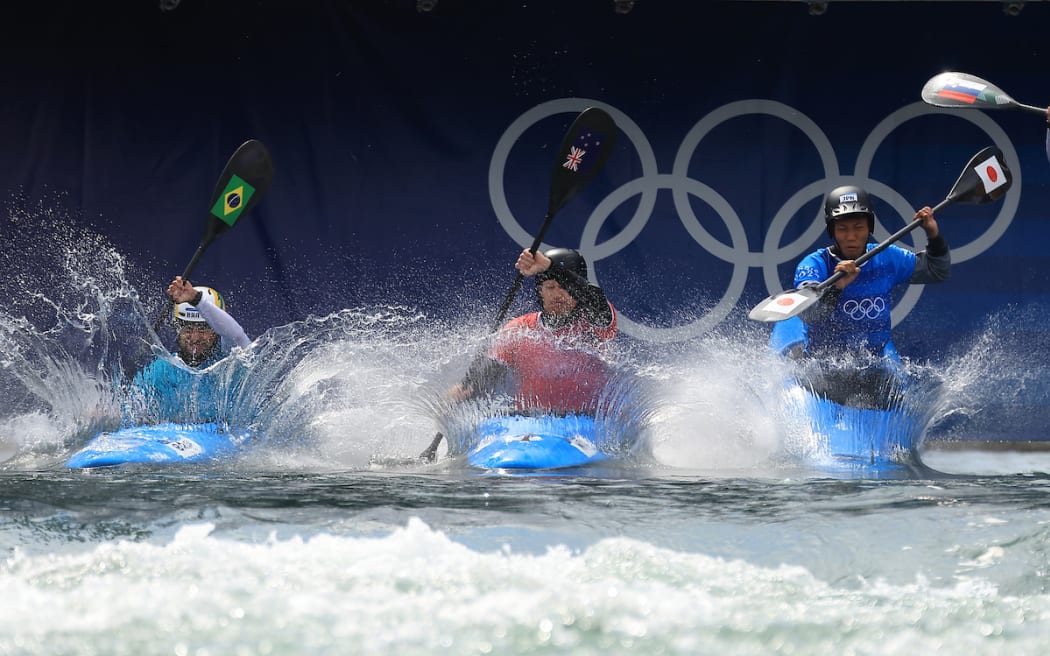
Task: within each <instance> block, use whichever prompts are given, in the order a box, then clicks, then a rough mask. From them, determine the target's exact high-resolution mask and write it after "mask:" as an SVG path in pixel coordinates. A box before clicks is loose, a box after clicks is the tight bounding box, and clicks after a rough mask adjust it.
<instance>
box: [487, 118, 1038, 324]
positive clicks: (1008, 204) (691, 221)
mask: <svg viewBox="0 0 1050 656" xmlns="http://www.w3.org/2000/svg"><path fill="white" fill-rule="evenodd" d="M588 107H600V108H602V109H604V110H605V111H607V112H609V114H610V115H611V116H612V117H613V120H614V121H615V122H616V125H617V127H618V128H619V129H620V132H622V133H623V134H624V135H626V136H627V137H628V139H629V140H630V141H631V143H632V144H633V145H634V147H635V149H636V151H637V154H638V159H639V162H640V164H641V169H642V171H641V176H640V177H638V178H635V179H634V180H631V181H629V182H626V183H624V184H623V185H621V186H620V187H619V188H617V189H615V190H613V191H612V192H611V193H610V194H609V195H608V196H606V197H605V198H604V199H603V200H602V201H601V202H600V203H599V204H598V205H597V206H596V207H595V208H594V210H593V211H592V212H591V214H590V216H589V217H588V219H587V223H586V225H585V226H584V229H583V233H582V236H581V239H580V246H579V250H580V253H581V254H582V255H583V256H584V257H585V258H586V259H587V261H588V262H590V263H591V266H590V267H589V268H590V278H591V281H592V282H594V283H596V284H597V283H598V277H597V272H596V268H597V267H596V264H597V262H598V261H600V260H602V259H604V258H607V257H610V256H612V255H615V254H616V253H618V252H620V251H621V250H622V249H624V248H625V247H626V246H628V245H629V244H630V243H631V242H632V241H634V239H635V238H636V237H638V235H639V234H640V233H641V232H642V229H643V228H644V227H645V225H646V224H647V223H648V221H649V219H650V218H651V217H652V214H653V208H654V207H655V205H656V196H657V193H658V192H659V190H661V189H670V190H671V193H672V196H673V199H674V205H675V209H676V210H677V212H678V215H679V217H678V218H679V220H680V221H681V222H682V225H683V226H684V227H685V229H686V232H688V233H689V235H690V236H691V237H692V238H693V239H694V240H695V241H696V242H697V244H699V245H700V246H701V247H702V248H703V249H704V250H705V251H707V252H708V253H710V254H712V255H714V256H715V257H717V258H719V259H721V260H723V261H725V262H727V263H730V264H732V265H733V274H732V277H731V278H730V281H729V285H728V288H727V289H726V292H725V294H724V295H723V296H722V298H721V300H720V301H719V302H718V303H717V304H716V305H714V306H713V307H711V308H710V309H709V310H707V312H706V313H705V314H704V315H703V316H701V317H699V318H697V319H695V320H694V321H692V322H691V323H688V324H685V325H681V326H672V327H662V328H657V327H652V326H646V325H643V324H640V323H636V322H634V321H632V320H630V319H629V318H628V317H626V316H625V315H624V313H623V312H622V310H621V311H620V313H619V323H620V328H621V329H622V330H623V331H624V332H625V333H626V334H628V335H631V336H632V337H636V338H639V339H643V340H646V341H650V342H657V343H667V342H676V341H681V340H685V339H691V338H694V337H698V336H700V335H702V334H703V333H705V332H707V331H708V330H710V329H711V328H713V327H714V326H716V325H718V324H719V323H721V322H722V321H723V320H724V319H725V318H726V317H727V316H728V315H729V313H730V312H731V311H732V310H733V309H734V308H735V307H736V304H737V302H738V301H739V300H740V297H741V296H742V294H743V291H744V287H745V285H746V283H747V276H748V274H749V272H750V270H751V269H752V268H760V269H762V274H763V279H764V282H765V285H766V288H767V289H768V290H769V291H770V293H775V292H779V291H781V290H782V289H783V287H782V282H781V280H780V275H779V271H778V267H779V265H781V264H784V263H786V262H789V261H794V260H796V259H798V258H799V257H800V256H802V255H803V254H805V253H806V252H808V251H809V250H811V245H812V244H813V242H814V241H816V240H817V239H819V237H820V235H821V234H823V233H824V231H825V225H824V221H823V217H822V215H821V216H817V217H816V220H815V221H814V222H813V224H812V226H810V227H809V228H808V229H807V230H806V231H805V232H804V233H803V234H802V235H801V236H799V237H798V239H796V240H795V241H794V242H792V243H790V244H788V245H786V246H780V245H779V244H780V241H781V239H782V237H783V234H784V230H785V229H786V227H787V226H788V224H789V223H790V221H791V219H792V218H793V217H794V216H795V215H796V214H797V213H798V212H799V210H800V209H801V208H802V207H803V206H804V205H805V204H806V203H807V202H809V201H810V200H811V199H813V198H820V197H823V195H824V194H825V193H826V192H827V190H828V189H830V188H831V187H834V186H838V185H844V184H855V185H859V186H862V187H864V188H865V189H867V190H868V191H869V192H871V193H872V194H873V195H875V196H878V197H879V198H881V199H883V200H884V201H885V202H886V203H887V204H889V205H890V207H892V208H893V210H894V211H895V212H896V213H897V214H898V215H899V216H901V217H905V219H906V220H909V221H910V219H911V217H912V216H913V215H914V214H915V211H916V209H915V208H913V207H912V206H911V204H910V203H908V201H906V200H905V199H904V197H903V196H901V195H900V194H899V193H898V192H897V191H896V190H894V189H893V188H892V187H890V186H888V185H886V184H884V183H882V182H880V181H878V180H874V179H871V178H870V177H869V175H870V169H871V164H872V160H873V159H874V156H875V152H876V150H877V149H878V147H879V146H880V145H881V144H882V142H883V141H884V140H885V139H886V137H887V136H888V135H889V134H890V133H891V132H892V131H893V130H894V129H896V128H897V127H899V126H900V125H902V124H903V123H905V122H906V121H909V120H911V119H913V118H917V117H920V116H925V115H930V114H943V115H950V116H953V117H956V118H961V119H963V120H967V121H969V122H971V123H973V124H974V125H976V126H977V127H978V128H980V129H981V130H983V131H984V132H985V133H986V134H987V135H988V136H990V137H991V138H992V141H993V143H994V144H995V145H997V146H998V147H999V148H1000V149H1001V150H1002V151H1003V156H1004V158H1005V160H1006V165H1007V166H1008V167H1009V168H1010V169H1011V171H1012V172H1013V181H1014V187H1016V188H1018V189H1019V188H1020V187H1021V167H1020V160H1019V159H1018V156H1017V151H1016V149H1015V148H1014V146H1013V143H1012V142H1011V141H1010V139H1009V137H1007V135H1006V132H1005V131H1003V130H1002V128H1000V127H999V125H998V124H996V123H995V122H994V121H993V120H992V119H991V118H989V117H988V116H987V115H986V114H984V113H982V112H972V113H962V112H952V111H950V110H946V109H940V108H936V107H931V106H929V105H927V104H925V103H922V102H915V103H912V104H909V105H905V106H904V107H902V108H900V109H898V110H897V111H895V112H893V113H891V114H890V115H889V116H887V117H886V118H884V119H883V120H882V121H881V122H880V123H879V124H878V125H876V126H875V128H874V129H873V130H872V131H871V133H870V134H869V135H868V137H867V139H866V140H865V141H864V144H863V145H862V147H861V149H860V152H859V153H858V155H857V163H856V172H855V174H854V175H842V174H840V173H839V165H838V161H837V159H836V156H835V149H834V148H833V147H832V145H831V142H830V141H829V140H828V138H827V135H826V134H824V132H823V130H821V129H820V127H819V126H818V125H817V124H816V123H815V122H814V121H813V120H811V119H810V118H809V117H807V116H805V115H804V114H802V113H801V112H799V111H798V110H795V109H793V108H792V107H790V106H788V105H785V104H783V103H779V102H776V101H772V100H766V99H751V100H741V101H737V102H732V103H729V104H726V105H723V106H722V107H719V108H717V109H715V110H714V111H712V112H711V113H709V114H708V115H707V116H705V117H703V118H702V119H700V121H698V122H697V123H696V125H694V126H693V127H692V128H691V129H690V130H689V132H688V133H687V134H686V136H685V138H684V139H683V141H682V145H681V146H680V147H679V149H678V153H677V154H676V156H675V160H674V164H673V167H672V172H671V173H669V174H667V173H659V171H658V166H657V162H656V155H655V154H654V152H653V149H652V146H651V145H650V143H649V140H648V139H647V138H646V136H645V134H644V133H643V132H642V130H641V128H639V127H638V124H636V123H635V122H634V121H633V120H631V118H630V117H628V116H627V115H626V114H624V113H623V112H621V111H619V110H618V109H616V108H615V107H612V106H610V105H607V104H605V103H602V102H600V101H597V100H593V99H588V98H561V99H558V100H552V101H549V102H545V103H542V104H540V105H537V106H535V107H533V108H532V109H530V110H528V111H526V112H525V113H524V114H522V115H521V116H520V117H518V118H517V119H516V120H515V121H514V122H512V123H511V124H510V125H509V126H508V127H507V129H506V131H504V133H503V136H501V137H500V139H499V141H498V142H497V144H496V147H495V149H494V150H493V153H492V160H491V162H490V165H489V198H490V200H491V202H492V208H493V210H494V211H495V213H496V218H497V219H498V220H499V222H500V224H501V225H502V226H503V228H504V230H506V231H507V234H508V235H509V236H510V237H511V238H512V239H513V240H514V241H516V242H517V243H518V244H520V245H521V246H522V247H525V246H527V245H528V244H530V243H531V242H532V235H530V234H529V232H527V231H526V230H525V229H524V228H522V226H521V224H520V223H518V221H517V220H516V219H515V217H514V214H513V212H511V210H510V207H509V205H508V204H507V198H506V193H505V190H504V187H503V177H504V173H505V169H506V163H507V159H508V157H509V155H510V151H511V149H512V148H513V146H514V144H515V143H516V142H517V141H518V139H519V137H521V135H522V134H523V133H524V132H525V130H527V129H528V128H529V127H531V126H532V125H534V124H536V123H537V122H539V121H540V120H542V119H544V118H547V117H548V116H553V115H555V114H561V113H574V114H575V113H579V112H581V111H583V110H584V109H586V108H588ZM749 114H767V115H770V116H773V117H776V118H780V119H782V120H784V121H785V122H787V123H789V124H791V125H793V126H795V127H797V128H798V129H799V130H801V131H802V132H803V133H804V134H805V135H806V136H807V137H808V138H809V139H810V141H811V142H812V143H813V145H814V146H815V147H816V150H817V154H818V155H819V157H820V160H821V163H822V165H823V168H824V177H823V178H820V179H818V180H815V181H813V182H811V183H809V184H807V185H806V186H804V187H803V188H802V189H800V190H798V191H797V192H795V194H794V195H792V196H791V197H790V198H789V199H788V200H787V201H786V202H785V203H784V205H783V206H782V207H781V208H780V210H778V211H777V213H776V214H775V215H774V217H773V220H772V221H771V222H770V224H769V229H768V231H767V232H766V235H765V239H764V241H763V244H762V251H760V252H752V251H751V250H750V246H749V245H748V243H747V235H746V233H745V231H744V224H743V222H742V221H741V219H740V217H739V216H738V215H737V213H736V210H735V209H733V207H732V205H730V204H729V202H728V201H727V200H726V199H725V198H724V197H723V196H722V195H721V194H719V193H718V192H717V191H715V190H714V189H712V188H711V187H709V186H708V185H706V184H704V183H702V182H700V181H699V180H694V179H692V178H690V177H688V168H689V162H690V160H691V158H692V156H693V154H694V153H695V152H696V149H697V147H698V146H699V143H700V141H701V140H702V139H703V138H704V137H705V136H706V135H707V134H708V133H709V132H710V131H711V130H712V129H713V128H715V127H716V126H718V125H720V124H721V123H724V122H725V121H728V120H730V119H732V118H736V117H740V116H746V115H749ZM637 195H641V197H640V199H639V201H638V207H637V209H636V210H635V212H634V215H633V216H632V217H631V219H630V221H628V222H627V225H626V226H625V227H624V228H623V229H622V230H620V231H619V232H618V233H617V234H615V235H613V236H612V237H610V238H608V239H606V240H605V241H604V242H602V243H598V236H599V233H600V232H601V230H602V227H603V225H604V224H605V221H606V220H607V219H608V218H609V217H610V216H611V215H612V213H613V211H614V210H615V209H616V208H617V207H619V206H620V205H621V204H622V203H624V202H625V201H627V200H628V199H630V198H632V197H634V196H637ZM690 196H696V197H697V198H700V199H701V200H703V201H705V202H706V203H707V204H708V205H709V206H710V207H711V208H712V209H713V210H714V211H715V212H716V213H717V214H718V216H719V218H721V219H722V222H723V223H724V224H725V227H726V229H727V232H728V235H729V238H730V241H731V245H726V244H724V243H722V242H721V241H719V240H718V239H717V238H715V237H714V236H712V235H711V233H710V232H708V231H707V229H706V228H705V227H704V226H703V224H702V223H701V221H700V219H699V218H698V217H697V216H696V214H695V213H694V212H693V208H692V206H691V204H690V200H689V197H690ZM931 204H932V203H931ZM1019 204H1020V193H1019V192H1014V193H1010V194H1006V196H1005V198H1004V199H1003V201H1002V204H1001V206H1000V209H999V213H998V215H997V216H996V218H995V220H994V221H993V222H992V224H991V225H990V226H989V227H988V229H987V230H986V231H985V232H984V233H983V234H981V235H980V236H979V237H977V238H976V239H974V240H973V241H971V242H970V243H969V244H966V245H964V246H961V247H960V246H956V245H953V246H952V261H953V262H954V263H959V262H965V261H966V260H969V259H971V258H973V257H976V256H977V255H978V254H980V253H982V252H983V251H985V250H987V249H988V248H990V247H991V246H992V245H993V244H994V243H995V242H996V241H997V240H998V239H999V238H1000V237H1001V236H1002V235H1003V233H1004V232H1005V231H1006V229H1007V228H1008V227H1009V225H1010V223H1011V222H1012V221H1013V218H1014V216H1015V214H1016V212H1017V207H1018V205H1019ZM889 234H890V231H889V230H887V229H886V228H885V227H884V226H882V224H881V222H876V226H875V237H876V239H879V240H880V241H881V240H882V239H885V238H886V237H887V236H889ZM920 238H921V239H922V242H921V243H919V242H916V247H917V248H919V247H922V246H925V237H924V236H920ZM542 247H543V248H549V247H550V246H549V245H548V244H543V246H542ZM922 290H923V286H922V285H911V286H909V288H908V290H907V291H906V292H905V293H904V294H903V295H902V297H901V299H900V300H899V301H898V302H897V304H896V305H895V306H894V307H892V308H891V309H890V312H891V318H892V323H893V325H896V324H897V323H899V322H900V321H901V320H902V319H903V318H904V317H905V316H907V314H908V313H909V312H911V310H912V309H913V308H914V307H915V304H916V303H917V302H918V299H919V296H920V295H921V294H922ZM618 309H619V308H618ZM883 310H885V306H883V308H882V309H880V310H879V312H880V313H881V312H882V311H883Z"/></svg>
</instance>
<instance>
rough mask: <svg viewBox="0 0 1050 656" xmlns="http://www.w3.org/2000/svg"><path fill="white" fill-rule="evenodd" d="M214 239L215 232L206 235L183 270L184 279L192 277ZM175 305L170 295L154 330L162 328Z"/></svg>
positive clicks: (154, 324) (155, 322) (154, 325)
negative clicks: (165, 318)
mask: <svg viewBox="0 0 1050 656" xmlns="http://www.w3.org/2000/svg"><path fill="white" fill-rule="evenodd" d="M213 239H215V235H214V234H213V233H209V234H208V235H207V236H205V237H204V239H202V240H201V243H200V244H199V245H198V246H197V252H195V253H194V254H193V257H192V258H191V259H190V263H189V264H187V265H186V268H185V269H183V271H182V279H183V280H187V279H188V278H189V277H190V274H191V273H193V270H194V269H196V268H197V262H199V261H200V259H201V256H202V255H204V251H205V250H206V249H207V248H208V246H209V245H210V244H211V242H212V240H213ZM174 305H175V301H174V299H172V298H171V297H170V296H169V297H168V302H167V303H165V305H164V311H163V312H161V313H160V315H158V316H157V319H156V321H154V322H153V332H157V331H158V330H160V326H161V324H162V323H164V317H166V316H168V315H169V314H171V308H172V307H174Z"/></svg>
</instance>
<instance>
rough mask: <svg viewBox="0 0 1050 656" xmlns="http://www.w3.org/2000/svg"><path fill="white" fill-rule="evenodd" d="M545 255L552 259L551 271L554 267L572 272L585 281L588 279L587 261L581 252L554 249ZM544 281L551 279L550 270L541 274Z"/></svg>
mask: <svg viewBox="0 0 1050 656" xmlns="http://www.w3.org/2000/svg"><path fill="white" fill-rule="evenodd" d="M544 255H546V256H547V257H549V258H550V259H551V269H554V267H560V268H564V269H568V270H569V271H572V272H573V273H575V274H576V275H578V276H579V277H581V278H583V279H584V280H586V279H587V260H585V259H583V256H582V255H580V253H579V251H574V250H573V249H571V248H552V249H550V250H549V251H547V252H545V253H544ZM539 275H540V276H543V278H544V279H546V278H550V277H552V276H551V273H550V269H548V270H547V271H544V272H543V273H541V274H539Z"/></svg>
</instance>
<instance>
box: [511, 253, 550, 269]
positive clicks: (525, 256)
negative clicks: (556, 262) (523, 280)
mask: <svg viewBox="0 0 1050 656" xmlns="http://www.w3.org/2000/svg"><path fill="white" fill-rule="evenodd" d="M514 268H515V269H517V270H518V271H519V272H520V273H521V275H523V276H534V275H536V274H537V273H540V272H543V271H546V270H547V269H549V268H551V259H550V258H549V257H547V256H546V255H544V254H543V253H540V252H538V251H537V252H536V253H535V254H533V253H530V252H529V249H527V248H526V249H525V250H523V251H522V252H521V255H519V256H518V261H517V262H515V263H514Z"/></svg>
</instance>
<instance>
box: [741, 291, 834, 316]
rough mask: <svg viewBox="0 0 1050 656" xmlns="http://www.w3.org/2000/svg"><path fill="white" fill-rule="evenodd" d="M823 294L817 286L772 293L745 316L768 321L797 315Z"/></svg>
mask: <svg viewBox="0 0 1050 656" xmlns="http://www.w3.org/2000/svg"><path fill="white" fill-rule="evenodd" d="M823 295H824V293H823V290H821V289H820V288H818V287H803V288H802V289H789V290H787V291H786V292H780V293H779V294H773V295H772V296H770V297H769V298H767V299H765V300H764V301H762V302H761V303H759V304H758V305H756V306H755V307H753V308H751V312H749V313H748V315H747V318H748V319H753V320H754V321H765V322H767V323H768V322H773V321H783V320H785V319H790V318H791V317H797V316H798V315H799V314H801V313H802V311H803V310H805V309H806V308H808V307H809V306H811V305H813V304H814V303H816V302H817V301H818V300H820V297H821V296H823Z"/></svg>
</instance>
